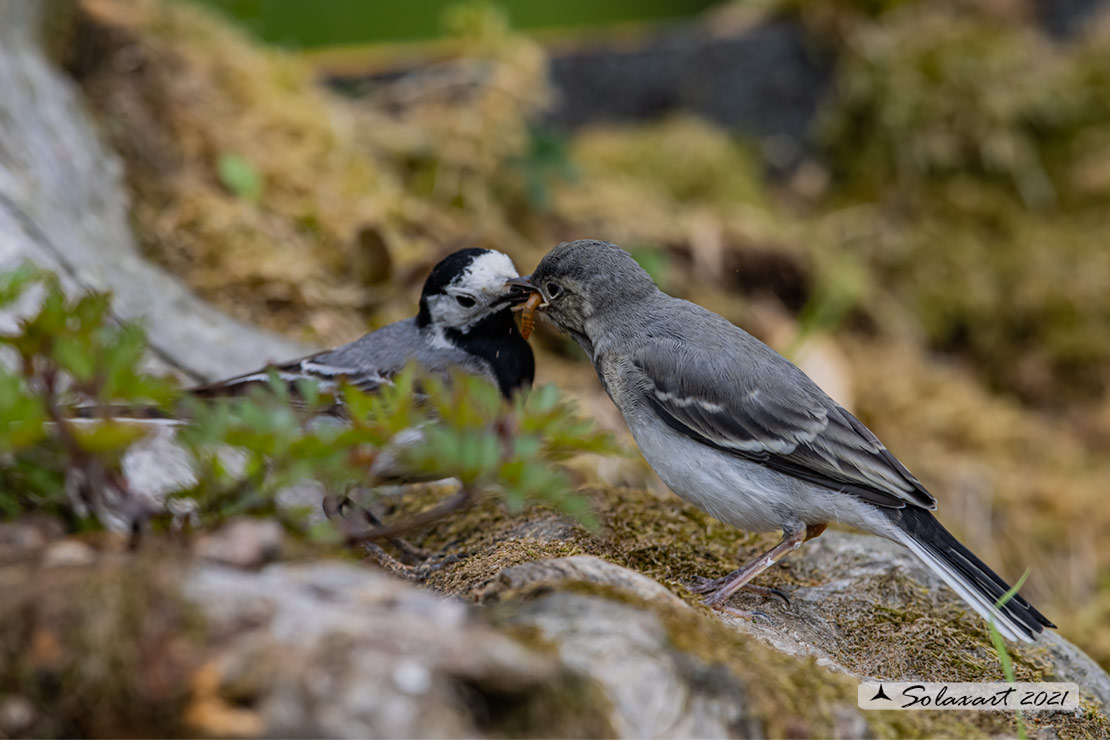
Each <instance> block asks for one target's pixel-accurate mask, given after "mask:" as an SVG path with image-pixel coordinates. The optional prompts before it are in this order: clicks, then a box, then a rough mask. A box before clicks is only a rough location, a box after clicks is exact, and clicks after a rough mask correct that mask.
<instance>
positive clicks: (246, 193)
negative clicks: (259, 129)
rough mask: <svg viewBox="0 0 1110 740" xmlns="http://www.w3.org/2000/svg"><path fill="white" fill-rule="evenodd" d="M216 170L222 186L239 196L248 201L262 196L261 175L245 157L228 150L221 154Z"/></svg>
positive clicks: (250, 201) (256, 200) (253, 200)
mask: <svg viewBox="0 0 1110 740" xmlns="http://www.w3.org/2000/svg"><path fill="white" fill-rule="evenodd" d="M216 171H217V172H218V173H219V176H220V182H221V183H223V186H224V187H225V188H227V189H228V190H230V191H231V192H232V193H233V194H235V195H236V196H238V197H239V198H242V199H243V200H245V201H247V202H249V203H257V202H258V201H259V200H260V199H261V198H262V176H261V175H260V174H259V173H258V170H257V169H256V168H255V166H254V165H253V164H251V162H250V161H249V160H248V159H246V158H245V157H242V156H240V155H238V154H232V153H230V152H227V153H224V154H221V155H220V158H219V160H218V161H217V162H216Z"/></svg>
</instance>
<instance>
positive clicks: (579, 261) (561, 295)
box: [510, 239, 658, 338]
mask: <svg viewBox="0 0 1110 740" xmlns="http://www.w3.org/2000/svg"><path fill="white" fill-rule="evenodd" d="M510 283H512V284H513V285H514V286H516V287H518V288H520V289H523V290H531V291H533V292H536V293H539V294H540V295H541V296H542V297H543V303H542V304H541V305H540V310H541V311H542V312H543V315H545V316H546V317H547V318H548V319H549V320H550V321H552V322H553V323H554V324H555V325H556V326H557V327H559V328H560V329H562V330H563V331H565V332H567V333H568V334H570V335H571V336H573V337H575V338H580V337H584V336H585V335H586V334H587V332H586V324H587V322H588V321H589V320H590V319H591V318H593V317H595V316H598V315H600V314H603V313H607V312H610V311H614V310H619V309H620V308H621V307H622V306H625V305H627V304H628V303H630V302H633V301H637V300H639V299H641V298H644V297H646V296H649V295H651V294H652V293H654V292H656V291H657V290H658V288H656V287H655V283H654V282H652V279H651V277H650V276H649V275H648V274H647V272H646V271H645V270H644V268H642V267H640V265H639V263H637V262H636V260H635V259H633V258H632V255H630V254H629V253H628V252H626V251H624V250H623V249H621V248H620V247H618V246H617V245H615V244H610V243H608V242H602V241H596V240H593V239H581V240H579V241H574V242H564V243H562V244H560V245H559V246H557V247H555V248H554V249H552V250H551V251H550V252H548V253H547V254H546V255H545V256H544V258H543V259H542V260H540V264H539V265H538V266H537V267H536V269H535V271H534V272H533V273H532V274H531V275H529V276H527V277H523V278H517V279H516V280H512V281H510Z"/></svg>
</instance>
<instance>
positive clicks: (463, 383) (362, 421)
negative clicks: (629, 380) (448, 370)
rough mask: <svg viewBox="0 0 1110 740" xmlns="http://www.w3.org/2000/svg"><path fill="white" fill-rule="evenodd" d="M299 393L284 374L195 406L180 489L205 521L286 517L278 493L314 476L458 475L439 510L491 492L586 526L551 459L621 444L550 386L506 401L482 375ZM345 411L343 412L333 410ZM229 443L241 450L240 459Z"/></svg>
mask: <svg viewBox="0 0 1110 740" xmlns="http://www.w3.org/2000/svg"><path fill="white" fill-rule="evenodd" d="M296 390H297V399H298V400H297V402H296V403H294V402H293V399H292V398H291V397H290V389H289V387H288V386H287V385H286V384H285V383H283V382H280V381H278V380H277V378H276V377H275V378H273V379H272V382H271V383H270V385H269V386H268V387H267V388H264V389H263V388H259V389H257V390H256V392H254V393H252V394H250V395H249V396H248V397H247V398H246V399H232V400H227V401H222V402H216V403H205V404H200V403H194V404H192V407H191V410H190V415H191V416H192V417H193V423H192V424H190V425H189V426H187V427H186V428H184V429H183V430H182V432H181V433H180V435H179V439H181V441H182V442H183V443H184V444H185V445H186V446H187V447H188V448H189V449H190V450H191V451H192V454H193V456H194V457H195V458H196V459H197V460H199V461H200V462H201V463H202V464H201V465H200V466H199V469H200V471H201V472H200V476H199V478H198V481H197V483H196V485H195V486H193V487H192V488H190V489H188V490H184V491H181V492H178V493H176V494H174V496H175V497H178V498H183V499H189V500H191V501H192V502H194V503H195V505H196V509H195V514H196V515H197V516H198V517H199V518H200V520H201V522H202V523H210V522H212V521H217V520H220V519H223V518H226V517H228V516H234V515H239V514H262V513H265V514H275V513H276V514H282V511H281V510H280V509H279V507H277V505H276V498H275V494H276V493H277V492H278V491H280V490H281V489H282V488H284V487H287V486H290V485H292V484H294V483H297V482H299V481H302V480H306V479H312V480H315V481H318V482H319V483H321V484H323V485H324V486H325V487H326V488H327V489H328V490H329V491H332V492H335V493H337V494H338V495H342V494H343V493H344V492H347V491H350V490H351V489H353V488H355V487H363V488H365V487H372V486H374V485H378V484H381V483H386V482H393V481H396V480H398V479H400V480H430V479H441V478H455V479H457V480H458V481H459V482H460V484H461V487H460V492H459V495H458V496H457V497H456V498H455V499H451V500H449V501H448V502H445V503H444V505H443V508H442V511H438V512H436V514H437V515H438V514H441V513H442V514H445V513H448V512H449V511H450V510H453V509H455V508H458V507H459V506H462V505H464V504H466V503H468V502H469V501H470V500H472V499H473V498H474V497H475V496H476V495H478V494H479V493H481V492H483V491H487V490H492V491H496V492H497V493H498V494H499V495H500V496H501V497H502V498H503V499H504V501H505V503H506V505H507V506H508V507H509V508H510V509H511V510H519V509H521V508H523V507H524V506H526V505H528V504H531V503H544V504H548V505H551V506H553V507H555V508H557V509H560V510H562V511H565V512H567V513H570V514H572V515H574V516H576V517H577V518H578V519H579V520H581V521H583V522H584V523H587V524H589V523H592V521H593V515H592V512H591V511H590V509H589V506H588V505H587V503H586V501H585V500H584V499H583V498H582V497H580V496H578V495H577V494H575V493H574V492H573V488H572V484H571V481H570V479H569V478H568V477H567V475H566V474H565V473H564V472H562V471H561V470H559V469H558V468H557V467H553V466H552V463H554V462H557V461H559V460H562V459H565V458H567V457H569V456H572V455H575V454H578V453H582V452H593V453H610V452H613V451H614V450H615V449H616V448H615V446H614V442H613V440H612V438H611V437H610V436H609V435H608V434H604V433H601V432H599V431H597V430H596V429H595V428H594V427H593V425H592V424H591V423H590V422H588V421H585V420H583V419H580V418H578V417H576V416H575V415H574V413H573V409H572V407H571V406H570V405H569V404H568V403H567V402H566V401H565V400H563V399H562V398H561V397H560V395H559V393H558V391H557V390H556V389H555V388H554V386H550V385H547V386H543V387H540V388H537V389H535V390H534V391H532V392H531V393H530V394H528V395H526V396H525V395H520V396H517V397H516V398H515V399H514V400H513V401H512V402H511V403H505V402H504V401H503V400H502V399H501V397H500V395H499V394H498V392H497V390H496V389H495V388H494V387H493V386H492V385H490V384H489V383H487V382H485V381H484V380H482V379H479V378H475V377H473V376H469V375H459V376H458V377H455V378H453V379H452V382H451V383H445V382H443V381H442V380H440V379H438V378H428V377H424V376H422V375H421V374H420V373H419V372H418V371H417V370H416V369H415V368H408V369H406V370H405V371H403V372H401V373H400V374H399V375H397V376H396V377H395V378H394V381H393V383H392V384H390V385H387V386H385V387H383V388H381V389H380V390H378V391H377V392H375V393H365V392H363V391H360V390H359V389H357V388H355V387H353V386H347V387H344V388H343V389H342V391H341V392H340V394H339V397H338V398H336V397H334V396H331V395H327V394H321V393H320V392H319V391H318V389H317V388H316V387H315V386H314V385H313V384H312V383H309V382H305V383H301V384H299V385H298V387H297V389H296ZM336 409H342V412H343V416H345V417H346V418H345V419H343V420H340V419H337V418H335V417H333V416H332V417H329V416H328V414H329V413H334V412H335V411H336ZM229 446H230V447H232V448H234V449H235V450H236V451H237V453H238V454H237V455H236V456H234V459H233V460H231V461H229V459H228V458H229V455H228V447H229ZM383 463H385V464H384V465H383ZM294 517H295V514H294ZM287 521H288V522H289V523H294V522H292V521H291V520H289V519H287ZM302 521H303V520H302ZM347 535H348V537H349V538H351V539H364V538H365V533H359V532H356V531H348V532H347ZM375 536H376V535H375Z"/></svg>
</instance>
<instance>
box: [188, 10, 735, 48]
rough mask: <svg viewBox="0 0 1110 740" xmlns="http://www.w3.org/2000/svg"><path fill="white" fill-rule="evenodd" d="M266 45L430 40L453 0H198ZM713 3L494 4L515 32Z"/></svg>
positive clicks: (664, 15) (660, 16)
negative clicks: (317, 1)
mask: <svg viewBox="0 0 1110 740" xmlns="http://www.w3.org/2000/svg"><path fill="white" fill-rule="evenodd" d="M201 1H202V2H204V4H206V5H210V6H212V7H213V8H215V9H217V10H219V11H221V12H224V13H226V14H227V15H229V16H231V17H232V18H235V19H236V20H237V21H239V22H240V23H242V24H243V25H244V26H246V27H247V28H249V29H250V30H251V31H252V32H254V33H255V34H257V35H258V37H259V38H261V39H264V40H266V41H268V42H270V43H274V44H281V45H282V46H289V47H294V48H296V47H304V48H308V47H326V46H335V45H341V44H342V45H346V44H364V43H372V42H381V41H413V40H420V39H429V38H435V37H438V36H439V35H440V32H441V31H442V27H441V25H440V17H441V16H442V13H443V11H444V10H446V9H447V8H448V7H450V6H451V5H453V4H454V3H453V0H392V1H390V0H386V1H385V2H373V1H372V2H365V1H364V0H327V2H322V3H311V2H308V3H306V2H301V0H201ZM711 5H713V0H605V2H596V0H507V1H506V2H502V3H499V7H500V8H502V9H503V10H504V12H505V14H506V15H507V16H508V18H509V21H510V22H511V23H512V24H513V26H514V27H515V28H519V29H521V30H533V29H548V28H574V27H583V26H585V27H591V26H597V25H599V24H605V23H613V22H627V21H660V20H668V19H675V18H683V17H687V16H691V15H693V14H695V13H697V12H699V11H702V10H705V9H706V8H708V7H709V6H711Z"/></svg>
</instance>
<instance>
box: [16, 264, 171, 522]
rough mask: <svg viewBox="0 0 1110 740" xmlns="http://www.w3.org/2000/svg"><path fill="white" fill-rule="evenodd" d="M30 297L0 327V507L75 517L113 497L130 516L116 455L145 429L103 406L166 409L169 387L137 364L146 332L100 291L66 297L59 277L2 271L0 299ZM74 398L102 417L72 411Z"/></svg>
mask: <svg viewBox="0 0 1110 740" xmlns="http://www.w3.org/2000/svg"><path fill="white" fill-rule="evenodd" d="M35 299H37V300H38V304H37V305H38V307H37V310H36V311H35V312H34V313H30V314H29V315H27V316H26V317H25V318H23V319H22V320H20V322H19V324H18V330H17V331H16V332H13V333H9V334H2V335H0V347H3V348H5V349H6V350H7V352H6V355H7V357H6V360H7V361H6V362H3V363H0V418H2V419H3V422H2V424H0V515H3V516H16V515H18V514H20V513H23V512H25V511H31V510H46V511H48V512H51V513H55V514H60V515H63V516H65V517H66V518H67V519H69V520H70V521H71V522H73V523H74V524H78V523H80V522H83V521H85V520H87V519H88V517H89V515H90V514H103V513H105V510H106V507H107V502H108V500H109V499H111V500H113V501H117V502H124V504H123V505H122V507H121V508H122V509H124V510H128V509H130V510H128V511H126V512H125V515H126V516H131V517H134V516H137V515H138V512H137V511H136V510H134V509H135V508H136V507H140V506H141V502H139V501H137V500H135V499H134V497H130V496H128V495H127V483H126V481H125V480H124V478H123V476H122V474H121V470H120V463H121V461H122V458H123V453H124V452H125V451H126V450H127V448H128V447H130V445H131V444H132V443H133V442H135V441H136V440H137V439H139V438H140V437H141V436H143V431H142V430H141V429H139V428H137V427H135V426H134V425H132V424H127V423H121V422H117V421H112V420H110V419H108V418H107V409H108V407H109V406H110V405H113V404H125V405H135V406H154V407H159V406H161V407H164V406H166V405H167V404H168V403H169V402H170V400H171V399H172V397H173V396H174V394H175V390H174V389H175V386H174V384H173V383H172V382H171V381H169V380H167V379H164V378H158V377H155V376H153V375H151V374H149V373H146V372H143V371H142V370H141V369H140V366H139V362H140V359H141V357H142V353H143V351H144V349H145V337H144V334H143V330H142V329H141V328H140V327H138V326H136V325H133V324H118V323H116V322H114V321H112V320H111V316H110V310H109V297H108V296H107V295H106V294H103V293H90V294H87V295H84V296H82V297H80V298H76V299H70V298H67V297H66V294H65V292H64V291H63V290H62V287H61V285H60V283H59V281H58V279H57V277H56V276H54V275H52V274H50V273H48V272H44V271H42V270H39V269H37V268H34V267H32V266H24V267H20V268H18V269H16V270H14V271H11V272H8V273H5V274H3V275H0V307H6V306H9V305H12V304H15V303H17V302H20V301H30V300H35ZM9 363H10V364H9ZM78 401H85V402H91V404H92V406H91V407H89V408H90V409H91V410H92V411H93V412H94V413H99V414H100V415H101V416H102V417H104V418H102V420H101V421H100V422H99V423H97V424H83V423H78V422H76V421H74V420H73V419H72V418H69V415H68V409H69V408H70V407H71V406H73V405H74V404H75V403H77V402H78ZM128 504H130V505H131V506H129V505H128Z"/></svg>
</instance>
